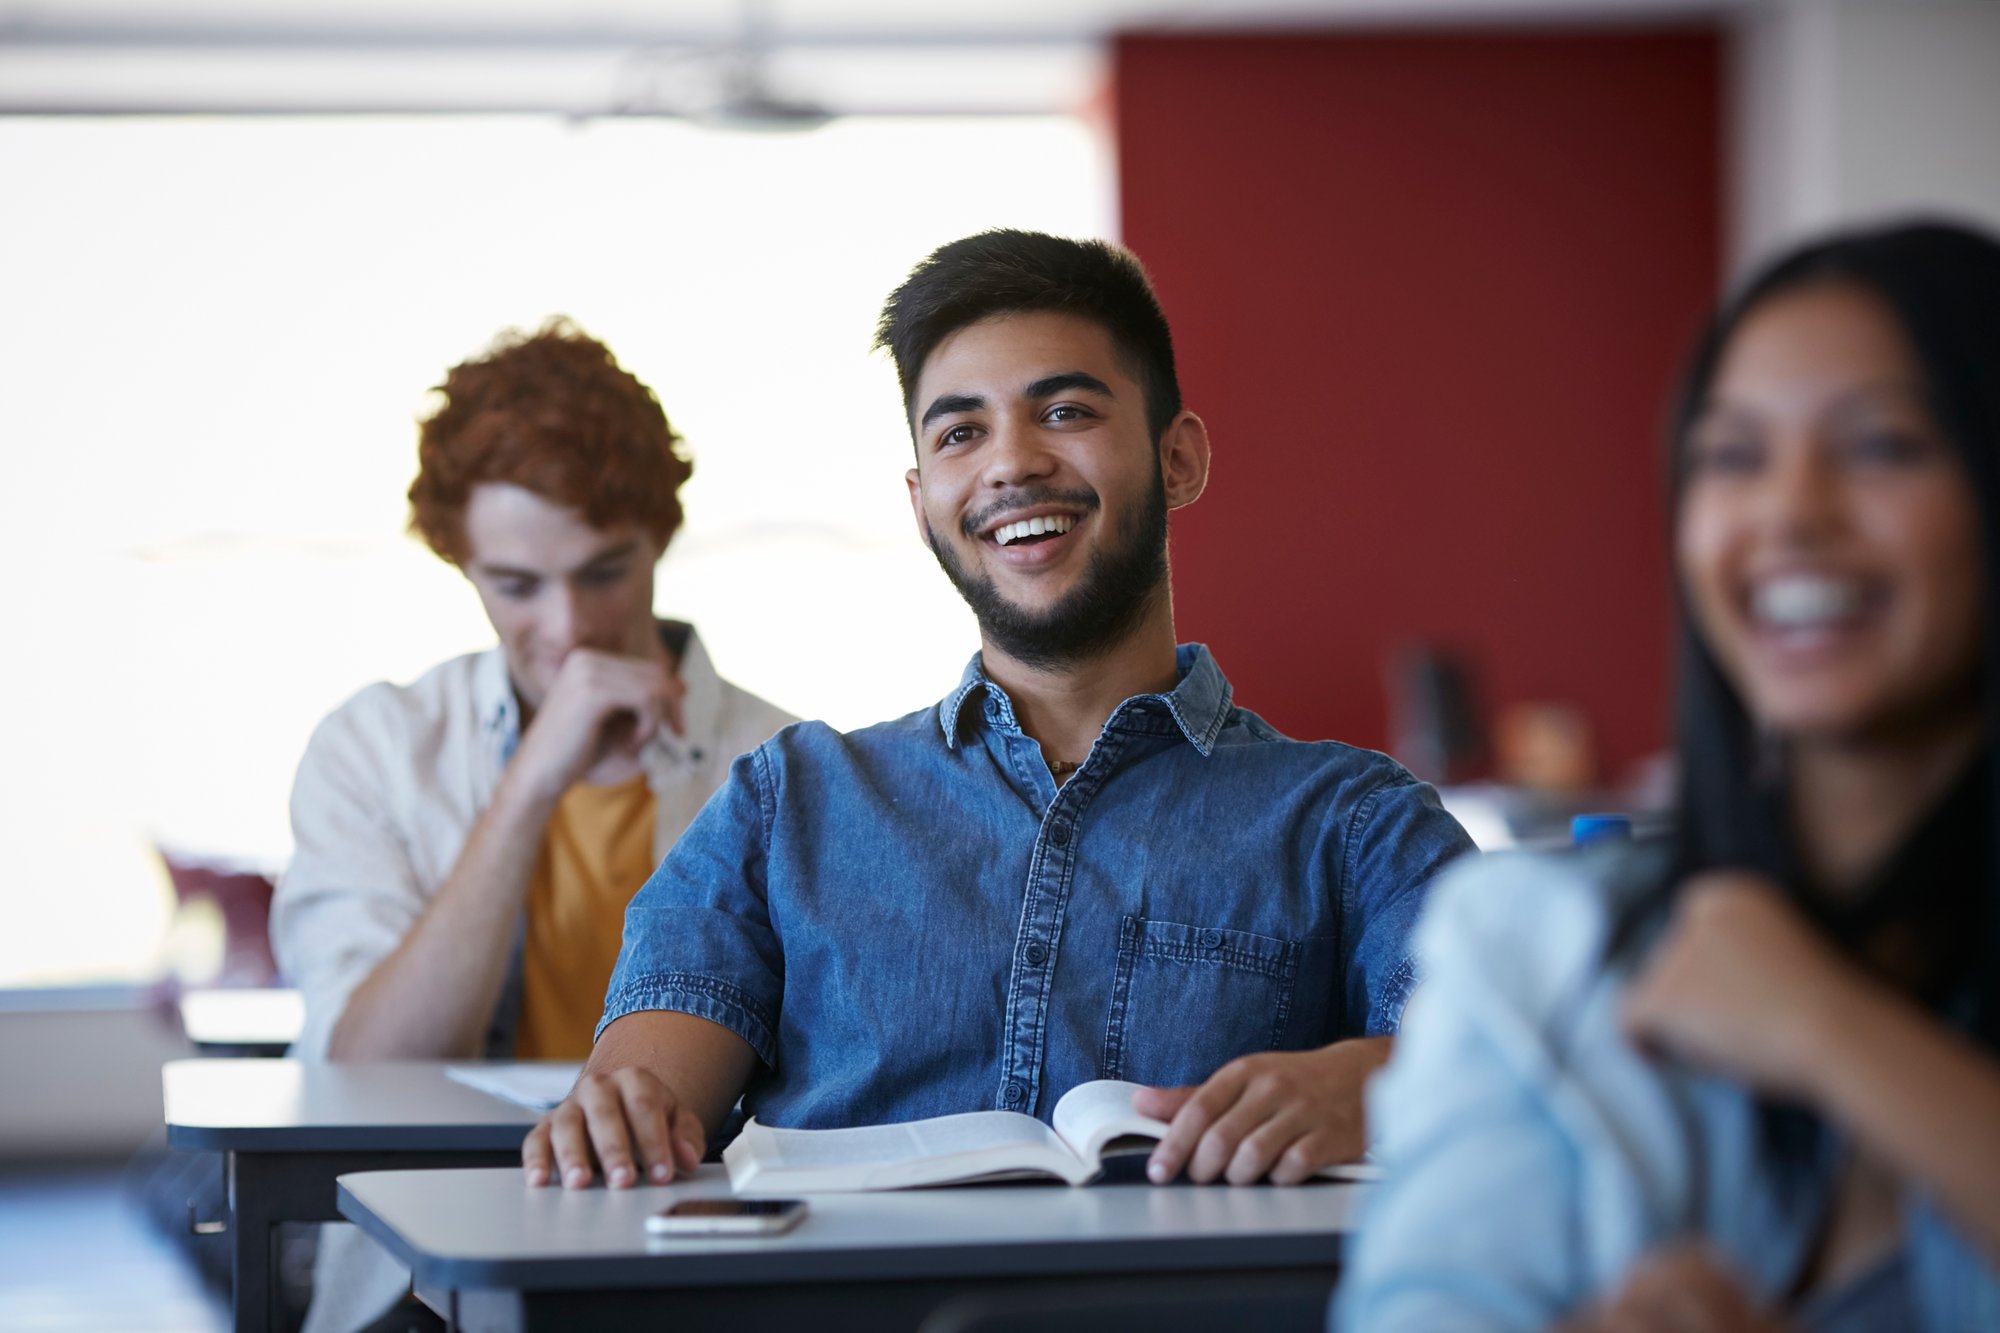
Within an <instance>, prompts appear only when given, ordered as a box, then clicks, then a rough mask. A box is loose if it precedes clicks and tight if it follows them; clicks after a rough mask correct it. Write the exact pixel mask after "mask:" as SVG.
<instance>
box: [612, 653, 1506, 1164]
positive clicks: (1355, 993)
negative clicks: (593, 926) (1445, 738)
mask: <svg viewBox="0 0 2000 1333" xmlns="http://www.w3.org/2000/svg"><path fill="white" fill-rule="evenodd" d="M1178 665H1179V668H1180V673H1181V678H1180V683H1179V684H1178V686H1176V688H1175V689H1174V690H1173V691H1172V692H1170V693H1166V694H1145V695H1138V696H1135V697H1133V698H1131V699H1127V700H1126V701H1125V702H1124V703H1122V704H1120V705H1119V706H1118V708H1117V709H1115V710H1114V711H1113V712H1112V714H1111V717H1110V719H1109V720H1108V721H1107V722H1106V723H1105V725H1104V729H1103V731H1102V732H1101V733H1100V734H1099V736H1098V738H1097V740H1096V743H1095V744H1094V745H1093V746H1092V747H1091V750H1090V753H1089V755H1088V757H1087V758H1086V759H1085V760H1084V762H1083V765H1082V767H1081V768H1079V769H1078V770H1077V772H1076V773H1075V774H1074V775H1073V776H1071V777H1070V779H1069V781H1068V782H1067V783H1065V784H1064V785H1062V786H1061V787H1058V786H1057V785H1056V783H1055V781H1054V780H1053V779H1052V778H1051V777H1050V775H1049V769H1048V765H1047V763H1046V762H1045V761H1044V759H1043V756H1042V752H1041V749H1040V747H1039V746H1038V745H1037V744H1036V743H1035V741H1034V740H1033V739H1031V738H1030V737H1029V736H1027V735H1026V734H1025V733H1024V732H1023V731H1022V730H1021V727H1020V724H1019V722H1018V720H1017V719H1016V716H1015V712H1014V706H1013V702H1012V701H1011V700H1010V699H1009V698H1008V697H1007V694H1006V692H1005V691H1004V690H1002V689H1000V688H999V687H998V686H997V685H995V684H993V683H992V682H991V681H989V680H987V679H986V678H985V676H984V675H983V674H982V673H981V671H980V664H979V659H978V658H977V657H975V658H974V659H973V661H972V664H971V665H970V666H969V667H968V668H967V670H966V673H965V676H964V679H963V681H962V683H961V684H960V685H959V687H958V688H957V689H956V690H954V691H953V692H952V693H951V694H950V695H949V696H948V697H947V698H946V699H945V700H944V701H943V703H941V704H940V705H938V706H937V707H935V708H929V709H925V710H923V711H921V712H918V713H912V714H910V715H909V716H907V717H903V718H900V719H898V720H896V721H893V722H886V723H882V724H880V725H878V726H874V727H869V728H866V729H864V730H861V731H856V732H853V733H851V734H848V735H841V734H840V733H838V732H835V731H833V730H831V729H830V728H828V727H826V726H824V725H822V724H817V723H804V724H801V725H798V726H794V727H788V728H786V729H785V730H784V731H782V732H780V733H779V734H778V735H777V736H775V737H773V738H772V739H771V740H770V741H768V742H767V743H765V744H764V745H763V746H761V747H759V748H758V749H757V750H755V751H753V752H751V753H750V754H748V755H745V756H744V757H742V758H741V759H739V760H738V761H737V763H736V766H735V769H734V771H733V772H732V773H731V775H730V780H729V782H728V783H727V784H726V785H725V786H724V787H723V789H722V790H721V791H720V792H718V793H717V794H716V796H715V798H714V799H713V800H712V801H710V802H709V804H708V806H707V807H706V808H705V809H704V810H703V811H702V813H701V815H700V816H699V817H698V818H697V819H696V820H695V822H694V823H693V825H691V826H690V827H689V829H688V831H687V832H686V833H685V834H684V835H682V837H681V840H680V842H679V843H677V844H676V845H675V847H674V849H673V851H672V852H671V853H670V854H669V855H668V856H667V858H666V860H665V861H664V862H662V863H661V865H660V867H659V869H658V870H657V871H655V872H654V874H653V876H652V878H651V879H650V880H648V881H647V883H646V885H645V887H644V888H642V889H641V890H640V891H639V893H638V895H637V896H636V897H635V898H634V899H633V900H632V905H631V907H630V909H629V910H628V911H627V913H626V917H625V938H624V948H623V950H622V952H621V953H620V955H619V959H618V967H617V969H616V971H615V972H614V973H613V974H612V977H611V985H610V991H609V994H608V996H607V998H606V1003H605V1015H604V1022H605V1023H610V1022H612V1021H613V1020H615V1019H617V1018H619V1017H621V1016H623V1015H625V1014H628V1013H632V1012H634V1011H637V1010H675V1011H679V1012H683V1013H689V1014H694V1015H697V1016H699V1017H701V1018H706V1019H709V1020H710V1021H712V1022H715V1023H719V1024H721V1025H722V1026H724V1027H726V1028H728V1029H730V1030H731V1031H732V1032H735V1033H736V1034H737V1035H738V1036H740V1037H742V1038H743V1040H744V1041H746V1042H747V1043H749V1045H750V1046H751V1048H752V1049H753V1050H754V1051H755V1052H756V1054H757V1058H758V1060H759V1061H761V1063H762V1069H761V1070H760V1071H759V1074H758V1076H757V1077H756V1078H755V1079H754V1080H753V1081H752V1084H751V1086H750V1088H749V1089H748V1090H747V1091H746V1094H745V1109H746V1110H748V1111H749V1112H750V1113H751V1114H754V1115H755V1116H756V1117H757V1118H758V1119H759V1120H761V1121H763V1122H764V1123H766V1124H772V1125H781V1126H793V1127H811V1128H832V1127H839V1126H847V1125H859V1124H871V1123H882V1122H889V1121H898V1120H909V1119H916V1118H921V1117H925V1116H933V1115H944V1114H949V1113H952V1112H958V1111H973V1110H984V1109H1000V1110H1013V1111H1025V1112H1028V1113H1030V1114H1034V1115H1037V1116H1040V1117H1042V1118H1044V1119H1046V1118H1047V1116H1048V1115H1049V1113H1050V1111H1051V1110H1052V1108H1053V1106H1054V1104H1055V1101H1056V1099H1057V1098H1058V1097H1060V1096H1061V1095H1062V1094H1063V1093H1064V1092H1067V1091H1068V1090H1069V1089H1070V1088H1071V1087H1073V1086H1074V1085H1076V1084H1078V1083H1081V1082H1084V1081H1086V1080H1088V1079H1093V1078H1127V1079H1132V1080H1134V1081H1137V1082H1141V1083H1155V1084H1182V1083H1194V1082H1199V1081H1200V1080H1202V1079H1205V1078H1206V1077H1208V1075H1210V1074H1212V1073H1213V1072H1215V1070H1216V1069H1217V1068H1218V1067H1219V1066H1221V1065H1223V1064H1224V1063H1226V1062H1228V1061H1229V1060H1231V1059H1233V1058H1235V1057H1237V1056H1240V1055H1245V1054H1248V1053H1251V1052H1255V1051H1265V1050H1303V1049H1306V1048H1310V1047H1314V1046H1320V1045H1324V1044H1325V1043H1327V1042H1330V1041H1333V1040H1335V1039H1337V1038H1341V1037H1354V1036H1361V1035H1363V1034H1370V1033H1387V1032H1392V1031H1394V1029H1395V1027H1396V1024H1397V1022H1398V1020H1399V1018H1400V1016H1401V1011H1402V1005H1403V1001H1404V999H1405V998H1406V996H1407V995H1408V993H1409V990H1410V988H1411V986H1412V985H1413V983H1414V980H1415V972H1414V967H1413V964H1412V962H1411V959H1410V954H1409V948H1408V937H1409V934H1410V931H1411V928H1412V926H1413V924H1414V922H1415V920H1416V918H1417V914H1418V910H1419V908H1420V907H1421V906H1422V903H1423V898H1424V891H1425V886H1426V884H1427V883H1428V881H1429V880H1430V879H1431V877H1432V876H1433V875H1434V874H1435V873H1436V872H1437V870H1438V869H1439V867H1441V866H1442V865H1443V864H1444V863H1445V862H1447V861H1449V860H1451V859H1452V858H1453V857H1455V856H1457V855H1458V854H1459V853H1461V852H1463V851H1466V850H1468V849H1469V848H1470V846H1471V844H1470V842H1469V841H1468V840H1467V838H1466V836H1465V833H1464V832H1463V830H1461V829H1460V828H1459V826H1458V824H1457V822H1456V821H1454V820H1453V819H1452V818H1451V817H1450V816H1449V815H1447V814H1445V813H1444V811H1443V810H1442V808H1441V807H1440V806H1439V805H1438V802H1437V798H1436V795H1435V793H1434V792H1432V790H1431V789H1430V788H1429V787H1427V786H1425V785H1423V784H1421V783H1419V782H1417V781H1416V780H1415V779H1413V778H1412V777H1411V776H1410V775H1409V774H1408V773H1407V772H1405V771H1404V770H1403V769H1402V768H1401V767H1400V766H1398V765H1397V764H1396V763H1395V762H1394V761H1392V760H1390V759H1388V758H1386V757H1384V756H1382V755H1379V754H1375V753H1372V752H1369V751H1365V750H1358V749H1354V748H1352V747H1349V746H1346V745H1340V744H1337V743H1334V742H1315V743H1310V744H1307V743H1301V742H1297V741H1292V740H1288V739H1286V738H1285V737H1283V736H1281V735H1279V734H1278V733H1277V732H1276V731H1273V730H1272V729H1271V727H1270V726H1268V725H1267V724H1266V723H1265V722H1264V721H1263V720H1262V719H1261V718H1258V717H1257V716H1256V715H1255V714H1253V713H1249V712H1246V711H1244V710H1243V709H1239V708H1236V707H1234V706H1232V704H1231V702H1230V689H1229V683H1228V682H1227V681H1226V680H1225V679H1224V678H1223V675H1222V672H1221V670H1220V669H1219V668H1218V667H1217V666H1216V664H1215V661H1214V659H1213V658H1212V657H1210V655H1209V653H1208V651H1207V650H1206V649H1205V648H1202V647H1200V646H1198V645H1189V646H1183V647H1182V648H1181V649H1180V650H1179V655H1178ZM602 1030H603V1027H602V1025H600V1027H599V1031H600V1032H602Z"/></svg>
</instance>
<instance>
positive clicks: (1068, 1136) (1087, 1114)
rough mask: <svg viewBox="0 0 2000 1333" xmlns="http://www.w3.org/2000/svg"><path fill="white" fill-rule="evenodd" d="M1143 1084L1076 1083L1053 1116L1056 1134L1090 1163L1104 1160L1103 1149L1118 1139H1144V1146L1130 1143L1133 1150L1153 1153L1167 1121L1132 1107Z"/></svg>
mask: <svg viewBox="0 0 2000 1333" xmlns="http://www.w3.org/2000/svg"><path fill="white" fill-rule="evenodd" d="M1140 1086H1141V1085H1140V1084H1137V1083H1127V1082H1124V1081H1123V1080H1120V1079H1109V1078H1100V1079H1094V1080H1092V1081H1091V1082H1089V1083H1079V1084H1077V1085H1076V1086H1075V1087H1073V1088H1071V1089H1070V1090H1069V1091H1068V1092H1066V1093H1064V1094H1063V1095H1062V1100H1061V1101H1059V1102H1057V1103H1056V1111H1055V1115H1054V1116H1052V1117H1050V1118H1051V1119H1053V1120H1054V1121H1055V1126H1056V1133H1058V1134H1060V1135H1062V1137H1063V1141H1064V1142H1066V1143H1068V1144H1069V1146H1070V1149H1071V1150H1072V1151H1073V1152H1075V1153H1076V1155H1077V1156H1078V1157H1080V1158H1082V1159H1083V1161H1084V1163H1085V1164H1086V1165H1089V1166H1096V1165H1097V1164H1098V1163H1099V1162H1100V1161H1101V1160H1102V1158H1103V1154H1104V1149H1105V1148H1106V1146H1107V1145H1110V1144H1111V1143H1112V1141H1113V1140H1115V1139H1123V1138H1128V1137H1131V1138H1137V1139H1141V1140H1143V1141H1144V1146H1143V1147H1142V1146H1141V1145H1138V1144H1135V1145H1131V1148H1132V1150H1134V1151H1144V1152H1151V1151H1152V1147H1151V1144H1152V1142H1154V1141H1157V1140H1158V1139H1159V1138H1160V1136H1161V1135H1163V1134H1165V1133H1166V1132H1167V1122H1166V1121H1164V1120H1155V1119H1154V1118H1153V1117H1152V1116H1149V1115H1140V1114H1139V1113H1138V1112H1137V1111H1135V1110H1133V1109H1132V1094H1133V1093H1135V1092H1137V1091H1138V1090H1139V1088H1140ZM1113 1151H1114V1152H1118V1151H1119V1149H1116V1148H1114V1149H1113Z"/></svg>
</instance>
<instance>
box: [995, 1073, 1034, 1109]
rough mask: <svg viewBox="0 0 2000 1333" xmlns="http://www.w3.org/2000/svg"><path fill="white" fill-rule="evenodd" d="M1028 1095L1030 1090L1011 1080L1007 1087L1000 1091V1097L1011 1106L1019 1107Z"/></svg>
mask: <svg viewBox="0 0 2000 1333" xmlns="http://www.w3.org/2000/svg"><path fill="white" fill-rule="evenodd" d="M1027 1095H1028V1090H1027V1089H1026V1088H1024V1087H1022V1086H1021V1085H1020V1084H1019V1083H1016V1082H1014V1081H1013V1080H1012V1079H1009V1080H1008V1081H1007V1086H1006V1087H1004V1088H1002V1089H1001V1090H1000V1096H1001V1098H1002V1100H1004V1101H1005V1102H1006V1103H1007V1105H1009V1106H1018V1105H1019V1104H1020V1102H1021V1099H1022V1098H1023V1097H1026V1096H1027Z"/></svg>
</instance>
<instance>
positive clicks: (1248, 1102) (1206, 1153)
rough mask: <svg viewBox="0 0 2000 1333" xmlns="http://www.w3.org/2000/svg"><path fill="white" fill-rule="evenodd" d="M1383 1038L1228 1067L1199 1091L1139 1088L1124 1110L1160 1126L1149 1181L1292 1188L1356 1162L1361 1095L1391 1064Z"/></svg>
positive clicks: (1361, 1144)
mask: <svg viewBox="0 0 2000 1333" xmlns="http://www.w3.org/2000/svg"><path fill="white" fill-rule="evenodd" d="M1389 1046H1390V1042H1389V1038H1387V1037H1368V1038H1362V1039H1358V1040H1355V1041H1343V1042H1336V1043H1335V1044H1334V1045H1332V1046H1325V1047H1322V1048H1320V1049H1319V1050H1316V1051H1267V1052H1265V1053H1263V1054H1261V1055H1246V1056H1244V1057H1242V1058H1241V1059H1239V1060H1231V1061H1230V1062H1229V1063H1228V1064H1226V1065H1224V1066H1223V1067H1222V1068H1221V1069H1219V1070H1217V1071H1216V1072H1215V1074H1214V1075H1213V1076H1212V1077H1211V1078H1210V1079H1209V1080H1208V1082H1206V1083H1203V1084H1202V1085H1201V1086H1199V1087H1184V1088H1142V1089H1140V1090H1139V1091H1138V1092H1137V1093H1135V1094H1133V1097H1132V1109H1133V1110H1135V1111H1137V1112H1139V1113H1140V1114H1141V1115H1150V1116H1155V1117H1157V1118H1159V1119H1161V1120H1165V1121H1167V1122H1168V1125H1167V1134H1166V1137H1165V1138H1163V1139H1161V1140H1160V1145H1159V1147H1157V1148H1155V1149H1154V1150H1153V1156H1152V1160H1151V1161H1149V1162H1148V1163H1147V1164H1146V1174H1147V1176H1149V1177H1150V1178H1151V1179H1152V1180H1153V1181H1154V1182H1155V1183H1163V1182H1165V1181H1169V1180H1172V1179H1173V1178H1174V1177H1175V1176H1177V1175H1179V1174H1180V1173H1181V1170H1182V1168H1186V1170H1187V1176H1188V1179H1189V1180H1192V1181H1195V1182H1197V1183H1200V1184H1204V1185H1205V1184H1207V1183H1208V1182H1210V1181H1213V1180H1227V1181H1228V1182H1229V1183H1230V1184H1232V1185H1249V1184H1252V1183H1254V1182H1256V1181H1259V1180H1263V1179H1265V1178H1266V1177H1269V1178H1270V1181H1271V1183H1272V1184H1274V1185H1296V1184H1298V1183H1299V1182H1300V1181H1302V1180H1307V1179H1310V1178H1311V1177H1312V1176H1314V1175H1315V1174H1317V1173H1318V1172H1319V1170H1320V1168H1322V1167H1326V1166H1331V1165H1333V1164H1334V1163H1335V1162H1349V1161H1353V1160H1355V1159H1356V1158H1358V1157H1360V1156H1361V1154H1362V1152H1363V1151H1364V1150H1365V1149H1366V1148H1367V1146H1368V1140H1367V1136H1366V1134H1365V1133H1364V1132H1363V1128H1362V1116H1361V1089H1362V1085H1363V1084H1365V1083H1366V1082H1367V1081H1368V1076H1369V1075H1370V1074H1373V1073H1374V1072H1375V1071H1376V1070H1377V1069H1379V1068H1381V1067H1382V1065H1383V1064H1384V1063H1386V1062H1387V1060H1388V1059H1389Z"/></svg>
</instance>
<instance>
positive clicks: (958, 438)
mask: <svg viewBox="0 0 2000 1333" xmlns="http://www.w3.org/2000/svg"><path fill="white" fill-rule="evenodd" d="M978 433H979V432H978V430H977V429H976V428H975V427H972V426H953V427H952V428H951V429H950V430H948V431H946V432H945V433H944V434H942V435H940V436H938V448H940V449H944V448H948V447H950V446H952V445H956V444H970V443H971V442H972V440H973V437H974V436H976V435H977V434H978Z"/></svg>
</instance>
